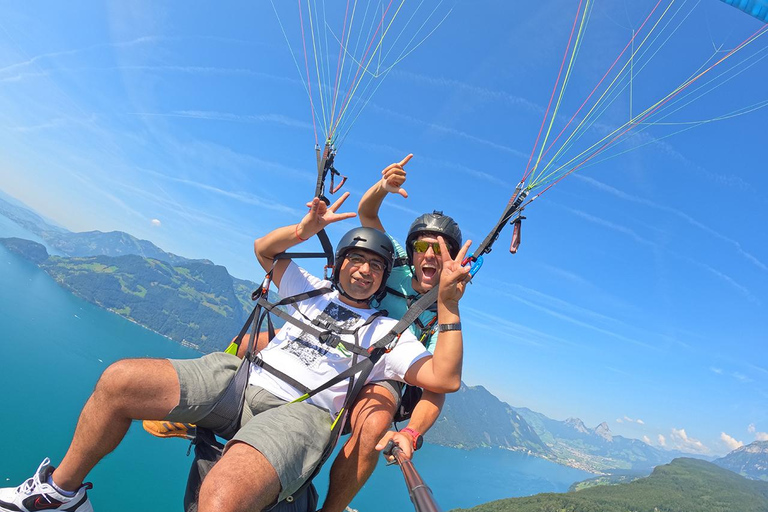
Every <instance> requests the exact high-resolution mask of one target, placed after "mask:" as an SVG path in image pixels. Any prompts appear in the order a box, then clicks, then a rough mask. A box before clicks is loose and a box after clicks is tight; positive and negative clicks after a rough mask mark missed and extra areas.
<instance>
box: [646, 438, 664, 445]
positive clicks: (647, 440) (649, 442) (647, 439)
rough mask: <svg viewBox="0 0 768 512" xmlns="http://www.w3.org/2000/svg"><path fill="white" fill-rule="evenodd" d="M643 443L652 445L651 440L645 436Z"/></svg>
mask: <svg viewBox="0 0 768 512" xmlns="http://www.w3.org/2000/svg"><path fill="white" fill-rule="evenodd" d="M659 437H661V436H659ZM643 442H644V443H645V444H651V438H650V437H648V436H643Z"/></svg>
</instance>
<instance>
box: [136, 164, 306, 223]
mask: <svg viewBox="0 0 768 512" xmlns="http://www.w3.org/2000/svg"><path fill="white" fill-rule="evenodd" d="M143 171H144V172H146V173H149V174H152V175H153V176H155V177H157V178H160V179H163V180H166V181H170V182H173V183H179V184H182V185H186V186H189V187H194V188H196V189H199V190H203V191H205V192H210V193H213V194H217V195H219V196H222V197H225V198H227V199H234V200H235V201H238V202H241V203H245V204H248V205H253V206H258V207H260V208H266V209H268V210H272V211H276V212H281V213H287V214H290V215H292V216H294V217H300V216H301V215H303V214H304V213H305V212H303V211H300V210H298V209H296V208H292V207H290V206H286V205H284V204H283V203H281V202H279V201H271V200H266V199H263V198H262V197H260V196H256V195H254V194H246V193H243V192H232V191H231V190H224V189H222V188H219V187H214V186H213V185H209V184H207V183H202V182H199V181H194V180H189V179H184V178H176V177H174V176H167V175H165V174H162V173H159V172H156V171H150V170H147V169H144V170H143Z"/></svg>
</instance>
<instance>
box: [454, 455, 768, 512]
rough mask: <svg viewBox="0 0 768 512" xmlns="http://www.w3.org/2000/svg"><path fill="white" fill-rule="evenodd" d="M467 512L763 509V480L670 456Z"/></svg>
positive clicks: (766, 501)
mask: <svg viewBox="0 0 768 512" xmlns="http://www.w3.org/2000/svg"><path fill="white" fill-rule="evenodd" d="M456 510H457V511H461V510H471V511H472V512H766V511H768V483H766V482H758V481H752V480H747V479H746V478H744V477H741V476H739V475H737V474H735V473H733V472H731V471H728V470H725V469H722V468H720V467H718V466H716V465H714V464H712V463H709V462H706V461H702V460H698V459H686V458H680V459H675V460H673V461H672V462H671V463H669V464H666V465H663V466H659V467H657V468H656V469H655V470H654V471H653V473H651V475H650V476H648V477H646V478H641V479H639V480H635V481H634V482H631V483H628V484H619V485H608V486H598V487H592V488H589V489H585V490H583V491H578V492H569V493H564V494H551V493H550V494H537V495H535V496H529V497H526V498H509V499H504V500H498V501H492V502H490V503H485V504H483V505H478V506H477V507H473V508H471V509H456Z"/></svg>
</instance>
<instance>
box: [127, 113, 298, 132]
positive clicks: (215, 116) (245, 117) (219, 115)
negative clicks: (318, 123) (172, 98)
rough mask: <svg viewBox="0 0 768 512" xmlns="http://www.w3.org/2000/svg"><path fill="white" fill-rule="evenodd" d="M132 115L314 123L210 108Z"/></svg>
mask: <svg viewBox="0 0 768 512" xmlns="http://www.w3.org/2000/svg"><path fill="white" fill-rule="evenodd" d="M129 114H130V115H134V116H144V117H177V118H186V119H200V120H204V121H228V122H233V123H272V124H279V125H281V126H287V127H290V128H300V129H302V130H311V129H312V124H311V123H307V122H306V121H300V120H298V119H295V118H292V117H288V116H284V115H282V114H254V115H248V114H233V113H230V112H215V111H209V110H179V111H176V112H129Z"/></svg>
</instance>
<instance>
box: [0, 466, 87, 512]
mask: <svg viewBox="0 0 768 512" xmlns="http://www.w3.org/2000/svg"><path fill="white" fill-rule="evenodd" d="M54 469H55V468H54V467H53V466H51V461H50V460H49V459H48V458H46V459H45V460H44V461H43V462H42V464H40V467H39V468H37V472H36V473H35V475H34V476H33V477H32V478H30V479H29V480H27V481H26V482H24V483H23V484H21V485H20V486H18V487H6V488H4V489H0V512H37V511H38V510H61V511H62V512H65V511H66V512H93V506H91V501H90V500H89V499H88V495H87V494H86V492H85V491H87V490H88V489H90V488H91V487H93V486H92V485H91V484H88V483H86V484H83V485H82V486H81V487H80V489H78V490H77V493H76V494H75V495H74V496H72V497H70V496H64V495H63V494H61V493H60V492H59V491H57V490H56V489H54V487H53V486H52V485H50V484H49V483H48V477H49V476H50V475H51V473H53V470H54Z"/></svg>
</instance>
